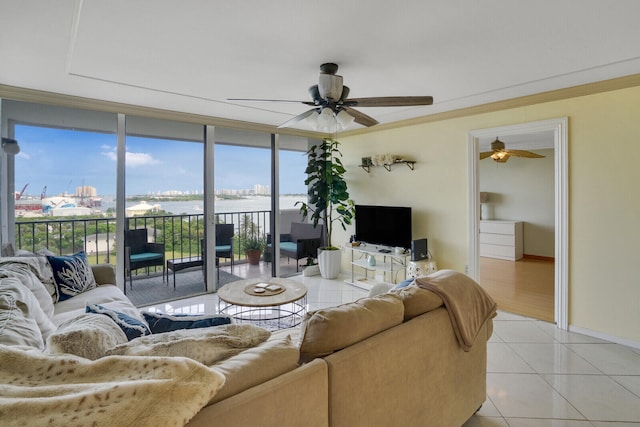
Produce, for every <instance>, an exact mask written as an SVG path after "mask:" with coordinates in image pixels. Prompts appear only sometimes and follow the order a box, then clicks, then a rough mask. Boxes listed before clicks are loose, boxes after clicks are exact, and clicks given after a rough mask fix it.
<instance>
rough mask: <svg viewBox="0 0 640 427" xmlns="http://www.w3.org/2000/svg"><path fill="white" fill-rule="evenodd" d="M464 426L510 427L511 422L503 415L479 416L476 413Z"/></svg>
mask: <svg viewBox="0 0 640 427" xmlns="http://www.w3.org/2000/svg"><path fill="white" fill-rule="evenodd" d="M462 427H509V424H507V422H506V421H505V420H504V418H502V417H479V416H477V415H475V416H473V417H471V418H469V420H468V421H467V422H466V423H464V424H463V425H462Z"/></svg>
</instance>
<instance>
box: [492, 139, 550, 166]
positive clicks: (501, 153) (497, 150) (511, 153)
mask: <svg viewBox="0 0 640 427" xmlns="http://www.w3.org/2000/svg"><path fill="white" fill-rule="evenodd" d="M487 157H491V158H492V159H493V160H494V161H496V162H498V163H506V162H507V160H509V157H525V158H528V159H539V158H542V157H544V156H542V155H540V154H536V153H533V152H531V151H525V150H507V149H506V148H505V145H504V142H502V141H500V140H499V139H498V138H496V140H495V141H493V142H492V143H491V151H485V152H482V153H480V160H482V159H486V158H487Z"/></svg>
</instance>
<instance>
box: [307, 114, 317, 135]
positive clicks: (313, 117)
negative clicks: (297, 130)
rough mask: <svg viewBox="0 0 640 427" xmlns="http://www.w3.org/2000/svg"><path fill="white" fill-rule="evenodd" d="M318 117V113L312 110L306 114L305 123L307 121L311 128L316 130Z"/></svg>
mask: <svg viewBox="0 0 640 427" xmlns="http://www.w3.org/2000/svg"><path fill="white" fill-rule="evenodd" d="M319 117H320V113H318V112H317V111H313V112H312V113H310V114H309V115H308V116H307V123H309V126H311V129H313V130H318V125H319Z"/></svg>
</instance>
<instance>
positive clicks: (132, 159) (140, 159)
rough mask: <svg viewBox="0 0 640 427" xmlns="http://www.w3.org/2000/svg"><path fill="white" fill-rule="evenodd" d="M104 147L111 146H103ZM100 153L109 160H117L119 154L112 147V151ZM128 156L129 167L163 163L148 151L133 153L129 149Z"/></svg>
mask: <svg viewBox="0 0 640 427" xmlns="http://www.w3.org/2000/svg"><path fill="white" fill-rule="evenodd" d="M103 148H110V147H103ZM100 154H102V155H103V156H106V157H107V158H108V159H109V160H113V161H116V160H117V154H116V151H115V149H112V150H111V151H103V152H101V153H100ZM126 156H127V157H126V164H127V167H132V168H135V167H138V166H146V165H157V164H159V163H161V162H160V161H159V160H157V159H154V158H153V156H152V155H151V154H148V153H132V152H129V151H127V153H126Z"/></svg>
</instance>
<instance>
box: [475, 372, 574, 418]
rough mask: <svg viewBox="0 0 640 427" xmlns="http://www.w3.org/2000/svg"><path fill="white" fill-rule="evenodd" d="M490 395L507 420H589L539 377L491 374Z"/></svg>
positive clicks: (489, 375) (488, 383)
mask: <svg viewBox="0 0 640 427" xmlns="http://www.w3.org/2000/svg"><path fill="white" fill-rule="evenodd" d="M487 394H488V395H489V397H490V398H491V401H492V402H493V404H494V405H495V406H496V408H497V409H498V411H500V413H501V414H502V415H503V416H504V417H505V418H509V417H513V418H519V417H522V418H552V419H553V418H555V419H571V420H584V419H585V418H584V417H583V416H582V415H581V414H580V413H579V412H578V411H577V410H576V409H575V408H574V407H573V406H571V404H569V402H567V400H565V398H564V397H562V396H561V395H560V393H558V392H557V391H555V390H554V389H553V388H552V387H551V386H550V385H549V384H548V383H547V382H545V381H544V380H543V379H542V378H541V377H540V376H539V375H536V374H487Z"/></svg>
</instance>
